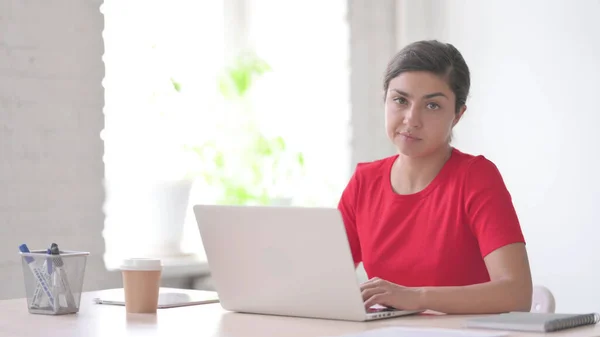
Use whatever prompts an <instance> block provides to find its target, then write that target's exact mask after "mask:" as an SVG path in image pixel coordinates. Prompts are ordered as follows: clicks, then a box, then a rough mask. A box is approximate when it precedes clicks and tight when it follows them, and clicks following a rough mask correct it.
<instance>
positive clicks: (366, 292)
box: [361, 288, 385, 301]
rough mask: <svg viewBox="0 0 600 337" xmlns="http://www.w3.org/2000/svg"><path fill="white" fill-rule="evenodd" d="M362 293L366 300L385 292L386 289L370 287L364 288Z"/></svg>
mask: <svg viewBox="0 0 600 337" xmlns="http://www.w3.org/2000/svg"><path fill="white" fill-rule="evenodd" d="M361 293H362V299H363V301H366V300H367V299H369V298H371V297H373V296H374V295H377V294H382V293H385V289H383V288H368V289H365V290H363V291H362V292H361Z"/></svg>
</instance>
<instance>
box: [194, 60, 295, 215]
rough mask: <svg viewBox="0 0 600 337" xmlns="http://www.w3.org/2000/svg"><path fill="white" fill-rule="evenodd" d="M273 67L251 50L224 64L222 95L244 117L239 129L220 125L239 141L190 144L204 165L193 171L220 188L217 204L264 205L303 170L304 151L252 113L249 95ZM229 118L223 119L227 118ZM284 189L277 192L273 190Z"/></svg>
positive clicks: (238, 114) (285, 188) (220, 82)
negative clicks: (272, 133)
mask: <svg viewBox="0 0 600 337" xmlns="http://www.w3.org/2000/svg"><path fill="white" fill-rule="evenodd" d="M270 70H271V68H270V66H269V65H268V64H267V63H266V62H265V61H264V60H262V59H260V58H258V57H256V55H254V54H251V53H244V54H242V55H240V56H239V57H238V58H237V59H236V60H235V62H234V63H233V64H232V65H231V66H229V67H227V68H225V70H224V72H223V74H222V76H221V77H220V79H219V82H218V86H219V89H220V92H221V94H222V95H223V97H224V98H226V99H227V100H228V101H230V102H235V103H238V105H236V106H237V107H239V108H240V109H239V110H237V111H236V112H237V116H235V117H234V118H236V119H238V118H239V119H241V120H244V121H245V123H244V125H243V127H242V128H241V129H240V130H242V132H243V133H244V135H243V137H239V136H238V135H239V134H238V133H237V132H238V131H240V130H237V131H234V132H231V130H229V129H228V127H231V126H230V125H228V124H227V123H225V125H224V126H223V127H224V129H223V130H222V132H224V134H225V135H236V137H239V140H238V143H240V144H241V146H238V147H236V148H235V149H232V148H225V145H224V144H223V143H219V142H218V141H214V140H213V141H209V142H206V143H203V144H201V145H198V146H191V147H189V149H190V150H191V151H193V152H194V153H195V155H196V156H197V158H199V159H200V160H201V161H202V162H203V165H202V166H201V167H200V168H199V170H198V173H197V176H199V177H201V178H202V179H203V180H204V182H205V183H206V184H208V185H210V186H216V187H218V189H219V190H220V191H221V196H220V197H219V198H218V200H217V203H221V204H236V205H251V204H254V205H265V204H269V203H271V202H272V200H273V198H278V197H287V196H289V191H288V193H287V194H288V195H285V193H286V192H285V191H286V190H289V189H290V188H291V185H293V181H294V178H295V177H298V176H299V175H301V174H302V173H303V168H304V155H303V154H302V153H300V152H293V151H290V149H289V148H288V146H287V144H286V142H285V140H284V139H283V137H281V136H273V137H268V136H266V135H265V134H264V133H263V132H261V130H260V129H259V127H258V125H257V123H256V121H255V119H253V118H252V117H250V118H248V116H251V109H250V107H249V106H248V105H247V100H246V98H247V96H248V95H249V93H250V89H251V88H252V85H253V83H254V81H255V80H256V79H257V78H258V77H260V76H262V75H263V74H265V73H267V72H269V71H270ZM225 119H226V120H227V118H225ZM278 189H279V190H283V191H284V192H279V191H277V190H278Z"/></svg>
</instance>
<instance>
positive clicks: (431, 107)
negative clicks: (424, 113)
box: [427, 102, 440, 110]
mask: <svg viewBox="0 0 600 337" xmlns="http://www.w3.org/2000/svg"><path fill="white" fill-rule="evenodd" d="M439 108H440V106H439V105H438V104H437V103H433V102H432V103H427V109H429V110H437V109H439Z"/></svg>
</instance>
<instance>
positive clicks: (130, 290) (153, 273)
mask: <svg viewBox="0 0 600 337" xmlns="http://www.w3.org/2000/svg"><path fill="white" fill-rule="evenodd" d="M120 269H121V273H122V275H123V289H124V292H125V308H126V311H127V312H128V313H156V309H157V307H158V291H159V288H160V274H161V272H162V265H161V262H160V260H159V259H148V258H132V259H127V260H125V261H123V265H122V266H121V268H120Z"/></svg>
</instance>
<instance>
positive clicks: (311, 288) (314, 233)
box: [193, 205, 422, 321]
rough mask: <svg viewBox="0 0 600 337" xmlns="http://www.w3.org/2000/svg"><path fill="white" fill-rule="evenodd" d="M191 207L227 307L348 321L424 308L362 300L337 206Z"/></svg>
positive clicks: (257, 312) (229, 308)
mask: <svg viewBox="0 0 600 337" xmlns="http://www.w3.org/2000/svg"><path fill="white" fill-rule="evenodd" d="M193 210H194V215H195V217H196V221H197V223H198V228H199V231H200V236H201V238H202V242H203V245H204V250H205V253H206V257H207V261H208V265H209V268H210V273H211V278H212V281H213V284H214V286H215V290H216V291H217V293H218V295H219V300H220V304H221V306H222V307H223V308H224V309H225V310H228V311H233V312H242V313H253V314H266V315H279V316H294V317H307V318H322V319H335V320H347V321H369V320H375V319H382V318H390V317H398V316H405V315H411V314H416V313H419V312H422V311H412V310H410V311H409V310H396V309H392V308H387V307H382V306H374V307H372V308H369V309H368V310H367V309H366V308H365V306H364V302H363V299H362V295H361V291H360V284H359V281H358V276H357V274H356V271H355V267H354V261H353V260H352V255H351V253H350V247H349V244H348V239H347V237H346V232H345V227H344V224H343V222H342V217H341V214H340V212H339V211H338V210H337V209H335V208H308V207H287V206H233V205H230V206H225V205H194V207H193Z"/></svg>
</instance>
